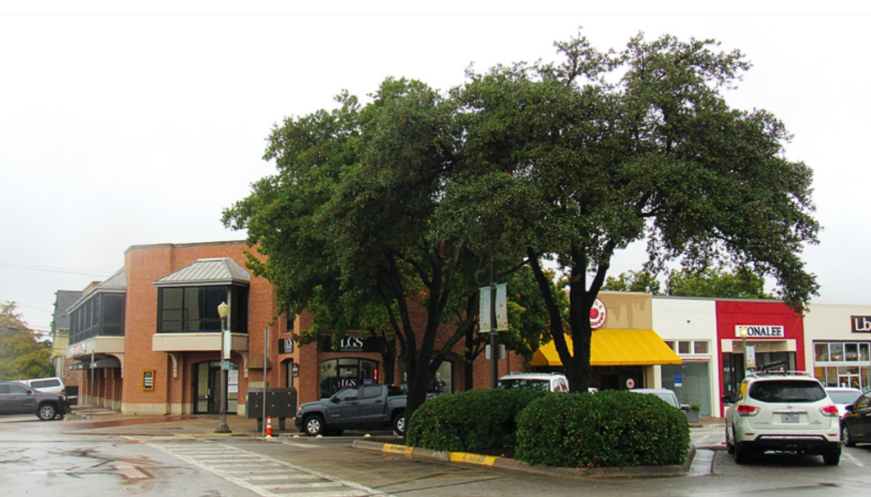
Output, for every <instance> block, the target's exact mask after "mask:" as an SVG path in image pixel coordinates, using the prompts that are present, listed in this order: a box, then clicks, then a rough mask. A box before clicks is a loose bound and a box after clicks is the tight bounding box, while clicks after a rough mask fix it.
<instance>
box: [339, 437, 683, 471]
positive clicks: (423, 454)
mask: <svg viewBox="0 0 871 497" xmlns="http://www.w3.org/2000/svg"><path fill="white" fill-rule="evenodd" d="M351 447H354V448H356V449H361V450H369V451H375V452H383V453H386V454H396V455H402V456H405V457H408V458H409V459H418V460H421V461H431V462H452V463H459V464H473V465H477V466H486V467H489V468H496V469H503V470H507V471H516V472H520V473H527V474H536V475H546V476H556V477H560V478H590V479H630V478H663V477H672V476H684V475H686V474H687V473H688V472H689V469H690V467H691V466H692V464H693V459H694V458H695V455H696V447H695V446H694V445H690V450H689V453H688V454H687V460H686V461H685V462H684V463H683V464H679V465H678V464H673V465H667V466H635V467H626V468H589V469H587V468H557V467H553V466H543V465H536V466H532V465H530V464H528V463H525V462H523V461H518V460H516V459H511V458H507V457H495V456H484V455H480V454H470V453H466V452H439V451H435V450H430V449H422V448H419V447H406V446H404V445H394V444H385V443H378V442H367V441H365V440H355V441H354V443H353V444H351Z"/></svg>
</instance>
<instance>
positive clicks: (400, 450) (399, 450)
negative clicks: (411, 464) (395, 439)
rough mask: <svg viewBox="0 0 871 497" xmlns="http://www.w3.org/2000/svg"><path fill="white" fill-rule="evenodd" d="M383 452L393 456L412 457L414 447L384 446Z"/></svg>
mask: <svg viewBox="0 0 871 497" xmlns="http://www.w3.org/2000/svg"><path fill="white" fill-rule="evenodd" d="M381 450H382V451H383V452H390V453H391V454H404V455H407V456H410V455H411V452H412V451H413V450H414V447H406V446H404V445H394V444H384V447H383V448H382V449H381Z"/></svg>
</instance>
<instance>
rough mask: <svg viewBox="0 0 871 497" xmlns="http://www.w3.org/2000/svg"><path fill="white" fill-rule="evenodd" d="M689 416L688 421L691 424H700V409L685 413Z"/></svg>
mask: <svg viewBox="0 0 871 497" xmlns="http://www.w3.org/2000/svg"><path fill="white" fill-rule="evenodd" d="M684 412H685V413H686V415H687V421H689V422H690V423H698V422H699V410H698V409H688V410H686V411H684Z"/></svg>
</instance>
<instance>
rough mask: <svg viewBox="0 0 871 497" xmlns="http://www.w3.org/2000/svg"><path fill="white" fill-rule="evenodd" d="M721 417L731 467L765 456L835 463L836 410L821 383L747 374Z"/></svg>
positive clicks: (798, 376)
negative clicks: (811, 456) (806, 457)
mask: <svg viewBox="0 0 871 497" xmlns="http://www.w3.org/2000/svg"><path fill="white" fill-rule="evenodd" d="M722 400H723V403H724V404H732V405H731V408H730V409H729V412H728V414H727V415H726V448H727V450H728V451H729V453H730V454H734V455H735V462H737V463H738V464H744V463H746V462H747V461H748V459H749V457H750V455H752V454H761V453H762V452H765V451H768V450H775V451H787V452H796V453H804V454H820V455H822V456H823V461H824V462H825V463H826V464H828V465H830V466H834V465H837V464H838V461H839V460H840V458H841V435H840V427H839V422H838V408H837V406H835V405H834V403H833V402H832V400H831V399H830V398H829V396H828V394H826V390H825V389H824V388H823V385H822V383H820V382H819V381H818V380H817V379H815V378H813V377H811V376H810V375H809V374H808V373H805V372H795V371H789V372H776V373H750V374H748V375H747V378H745V379H744V381H743V382H742V383H741V388H740V392H739V394H738V398H736V399H732V398H729V397H728V396H726V397H723V399H722Z"/></svg>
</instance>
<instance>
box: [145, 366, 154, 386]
mask: <svg viewBox="0 0 871 497" xmlns="http://www.w3.org/2000/svg"><path fill="white" fill-rule="evenodd" d="M154 373H155V370H154V369H146V370H145V371H143V372H142V389H143V390H154Z"/></svg>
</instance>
